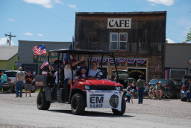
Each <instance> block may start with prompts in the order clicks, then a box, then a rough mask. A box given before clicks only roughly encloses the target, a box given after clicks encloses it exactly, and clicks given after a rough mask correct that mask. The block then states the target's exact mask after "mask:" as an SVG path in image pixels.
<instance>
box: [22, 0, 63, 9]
mask: <svg viewBox="0 0 191 128" xmlns="http://www.w3.org/2000/svg"><path fill="white" fill-rule="evenodd" d="M23 1H24V2H26V3H29V4H38V5H41V6H43V7H45V8H52V7H53V4H54V3H56V4H62V0H23Z"/></svg>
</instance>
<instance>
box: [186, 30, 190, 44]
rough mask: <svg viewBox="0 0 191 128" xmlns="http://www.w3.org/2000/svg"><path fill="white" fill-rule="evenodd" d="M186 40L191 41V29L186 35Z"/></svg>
mask: <svg viewBox="0 0 191 128" xmlns="http://www.w3.org/2000/svg"><path fill="white" fill-rule="evenodd" d="M186 41H191V29H190V31H189V32H188V33H187V35H186Z"/></svg>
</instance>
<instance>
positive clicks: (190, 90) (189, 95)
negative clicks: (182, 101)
mask: <svg viewBox="0 0 191 128" xmlns="http://www.w3.org/2000/svg"><path fill="white" fill-rule="evenodd" d="M187 101H188V102H191V78H189V79H188V90H187Z"/></svg>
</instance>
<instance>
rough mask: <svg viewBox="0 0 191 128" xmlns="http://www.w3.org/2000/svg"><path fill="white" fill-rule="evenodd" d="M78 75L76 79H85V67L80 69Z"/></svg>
mask: <svg viewBox="0 0 191 128" xmlns="http://www.w3.org/2000/svg"><path fill="white" fill-rule="evenodd" d="M79 70H80V71H79V74H78V76H77V79H84V78H87V69H86V68H85V67H81V68H80V69H79Z"/></svg>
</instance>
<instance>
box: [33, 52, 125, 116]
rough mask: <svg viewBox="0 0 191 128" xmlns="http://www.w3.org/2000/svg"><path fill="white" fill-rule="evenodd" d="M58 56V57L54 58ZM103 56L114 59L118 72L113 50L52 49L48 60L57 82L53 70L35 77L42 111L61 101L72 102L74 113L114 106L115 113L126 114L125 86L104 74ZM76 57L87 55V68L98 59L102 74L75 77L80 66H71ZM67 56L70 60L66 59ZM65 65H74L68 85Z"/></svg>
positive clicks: (39, 106)
mask: <svg viewBox="0 0 191 128" xmlns="http://www.w3.org/2000/svg"><path fill="white" fill-rule="evenodd" d="M55 56H56V59H53V58H54V57H55ZM71 56H72V57H71ZM104 56H107V57H111V58H112V59H113V63H114V65H113V66H114V68H115V69H116V72H117V66H116V63H115V57H114V54H113V53H112V52H106V51H93V50H68V49H60V50H50V51H49V52H48V58H47V59H48V63H49V68H50V66H51V65H52V67H53V68H51V69H54V70H56V72H57V73H56V74H57V78H56V79H57V82H55V79H51V78H50V77H51V76H52V77H53V76H55V75H51V74H52V73H48V75H45V76H42V75H39V76H38V78H36V86H38V87H39V88H40V91H39V94H38V96H37V108H38V109H40V110H48V109H49V107H50V105H51V103H54V102H59V103H67V104H71V110H72V113H73V114H83V113H84V112H85V108H95V109H96V108H111V110H112V112H113V114H114V115H123V114H124V113H125V109H126V102H125V99H124V93H123V85H122V84H120V83H118V82H116V81H112V80H109V79H107V78H108V77H107V76H106V75H103V74H105V73H104V72H102V70H101V69H102V61H103V58H104ZM74 57H75V58H76V60H75V61H78V60H79V59H80V58H81V57H84V58H85V62H86V64H87V69H90V67H91V65H92V63H93V61H95V58H97V59H96V60H97V63H99V69H100V70H99V73H97V74H96V76H95V77H86V78H78V79H76V78H75V75H76V74H77V73H75V72H76V70H77V68H74V66H73V65H72V64H73V62H74V59H71V58H74ZM66 58H69V59H67V61H66ZM93 58H94V59H93ZM53 60H54V62H53ZM66 64H70V65H71V67H72V66H73V67H72V68H71V69H72V82H71V83H70V84H67V82H65V80H64V72H65V71H64V70H65V68H64V67H65V65H66ZM76 67H77V66H76ZM54 72H55V71H54ZM100 72H102V73H100ZM54 74H55V73H54ZM98 74H100V75H98ZM116 75H117V74H116ZM103 76H104V77H103Z"/></svg>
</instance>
